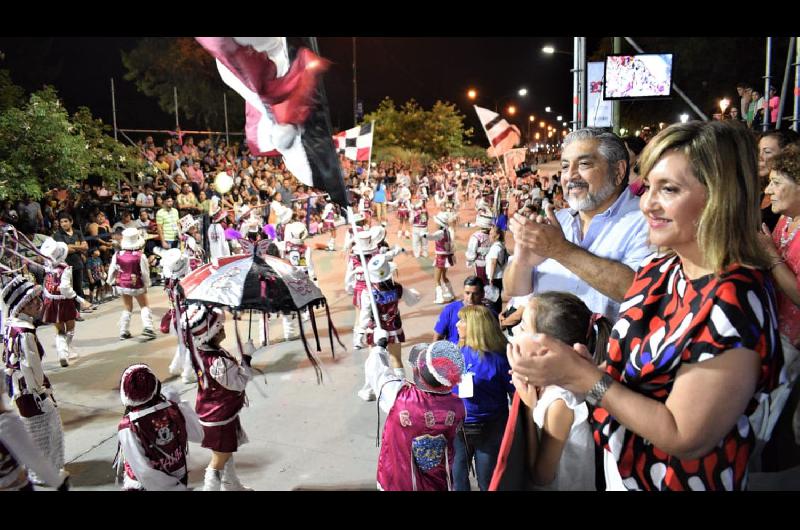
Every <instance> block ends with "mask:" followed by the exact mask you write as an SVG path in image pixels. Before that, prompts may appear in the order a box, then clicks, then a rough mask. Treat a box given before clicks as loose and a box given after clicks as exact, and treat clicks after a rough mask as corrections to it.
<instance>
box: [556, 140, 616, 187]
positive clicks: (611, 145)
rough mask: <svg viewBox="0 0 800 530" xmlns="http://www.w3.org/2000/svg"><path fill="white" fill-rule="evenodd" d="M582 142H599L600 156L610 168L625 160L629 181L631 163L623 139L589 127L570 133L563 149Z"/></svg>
mask: <svg viewBox="0 0 800 530" xmlns="http://www.w3.org/2000/svg"><path fill="white" fill-rule="evenodd" d="M580 140H597V141H598V142H599V144H600V145H599V146H598V148H597V150H598V151H599V152H600V155H601V156H602V157H603V158H605V159H606V161H607V162H608V165H609V167H614V166H616V165H617V162H619V161H620V160H624V161H625V180H627V179H628V174H629V173H630V165H631V162H630V157H629V155H628V149H627V148H626V147H625V142H623V141H622V138H620V137H619V136H617V135H616V134H614V133H613V132H610V131H607V130H605V129H599V128H595V127H587V128H585V129H578V130H577V131H572V132H571V133H569V134H568V135H567V137H566V138H564V143H563V144H562V145H561V149H562V150H563V149H566V148H567V146H568V145H569V144H571V143H572V142H577V141H580Z"/></svg>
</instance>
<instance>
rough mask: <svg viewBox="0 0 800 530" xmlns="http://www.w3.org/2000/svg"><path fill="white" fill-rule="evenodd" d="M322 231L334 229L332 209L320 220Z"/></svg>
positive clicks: (334, 218)
mask: <svg viewBox="0 0 800 530" xmlns="http://www.w3.org/2000/svg"><path fill="white" fill-rule="evenodd" d="M322 229H323V230H324V231H326V232H327V231H328V230H335V229H336V212H335V211H333V209H330V210H328V213H326V214H325V217H324V218H323V219H322Z"/></svg>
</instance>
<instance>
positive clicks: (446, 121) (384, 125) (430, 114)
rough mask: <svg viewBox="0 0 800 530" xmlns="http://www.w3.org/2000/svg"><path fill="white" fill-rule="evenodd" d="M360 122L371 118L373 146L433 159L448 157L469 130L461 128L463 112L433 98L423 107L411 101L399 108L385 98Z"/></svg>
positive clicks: (470, 130) (461, 142)
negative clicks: (372, 123) (432, 100)
mask: <svg viewBox="0 0 800 530" xmlns="http://www.w3.org/2000/svg"><path fill="white" fill-rule="evenodd" d="M364 121H365V122H369V121H375V133H374V139H373V142H374V145H375V147H376V148H377V149H381V148H386V147H399V148H402V149H405V150H408V151H411V152H417V153H426V154H427V155H429V156H431V157H433V158H439V157H442V156H448V155H450V154H453V153H455V152H457V151H458V150H460V149H462V147H463V145H464V140H465V138H468V137H470V136H472V129H471V128H470V129H466V130H465V129H464V115H462V114H460V113H459V112H458V110H456V107H455V105H453V104H451V103H443V102H441V101H437V102H436V103H435V104H434V105H433V108H431V110H425V109H423V108H422V107H420V105H419V104H418V103H417V102H416V101H414V100H413V99H412V100H409V101H407V102H405V103H404V104H403V105H402V106H401V107H400V108H397V107H396V106H395V103H394V101H392V100H391V99H390V98H386V99H384V100H383V101H381V103H380V105H378V108H377V109H376V110H375V111H374V112H371V113H369V114H367V115H366V116H364Z"/></svg>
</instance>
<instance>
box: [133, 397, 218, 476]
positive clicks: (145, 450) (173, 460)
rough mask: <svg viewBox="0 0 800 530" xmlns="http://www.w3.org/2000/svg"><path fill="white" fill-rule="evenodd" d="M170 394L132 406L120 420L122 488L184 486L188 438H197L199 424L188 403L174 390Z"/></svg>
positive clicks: (200, 438) (199, 436) (194, 439)
mask: <svg viewBox="0 0 800 530" xmlns="http://www.w3.org/2000/svg"><path fill="white" fill-rule="evenodd" d="M170 398H171V399H163V400H162V401H160V402H159V403H156V404H155V405H151V406H149V407H145V405H141V406H139V407H133V409H132V410H131V411H130V412H128V413H127V414H125V416H123V418H122V421H120V423H119V426H118V429H117V436H118V438H119V444H120V450H121V452H122V460H121V462H122V463H123V465H124V477H125V478H124V482H123V489H126V490H147V491H168V490H185V489H186V484H187V482H188V479H189V474H188V470H187V467H186V458H187V454H188V449H189V441H192V442H201V441H202V439H203V428H202V427H201V426H200V423H199V422H198V420H197V415H196V414H195V412H194V411H193V410H192V408H191V406H190V405H189V404H188V403H186V402H185V401H179V397H178V396H177V394H175V395H174V396H170Z"/></svg>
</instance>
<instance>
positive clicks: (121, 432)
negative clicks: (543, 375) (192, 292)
mask: <svg viewBox="0 0 800 530" xmlns="http://www.w3.org/2000/svg"><path fill="white" fill-rule="evenodd" d="M173 250H177V249H173ZM119 397H120V399H121V400H122V404H123V405H125V414H124V415H123V416H122V420H121V421H120V422H119V426H118V427H117V438H118V440H119V446H118V460H117V463H118V465H119V466H120V467H122V468H123V469H124V477H125V478H124V479H123V486H122V489H124V490H127V491H184V490H186V489H187V488H186V486H187V484H188V481H189V469H188V467H187V463H186V459H187V457H188V453H189V442H190V441H192V442H196V443H200V442H202V441H203V427H202V426H201V425H200V421H199V420H198V418H197V414H196V413H195V411H194V410H193V409H192V406H191V405H190V404H189V403H187V402H186V401H181V398H180V396H179V395H178V393H177V392H176V391H175V390H170V391H169V392H162V389H161V381H159V380H158V378H157V377H156V374H154V373H153V371H152V370H151V369H150V367H149V366H147V365H146V364H134V365H133V366H129V367H128V368H127V369H126V370H125V372H123V374H122V379H121V381H120V385H119ZM119 457H121V458H119Z"/></svg>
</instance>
